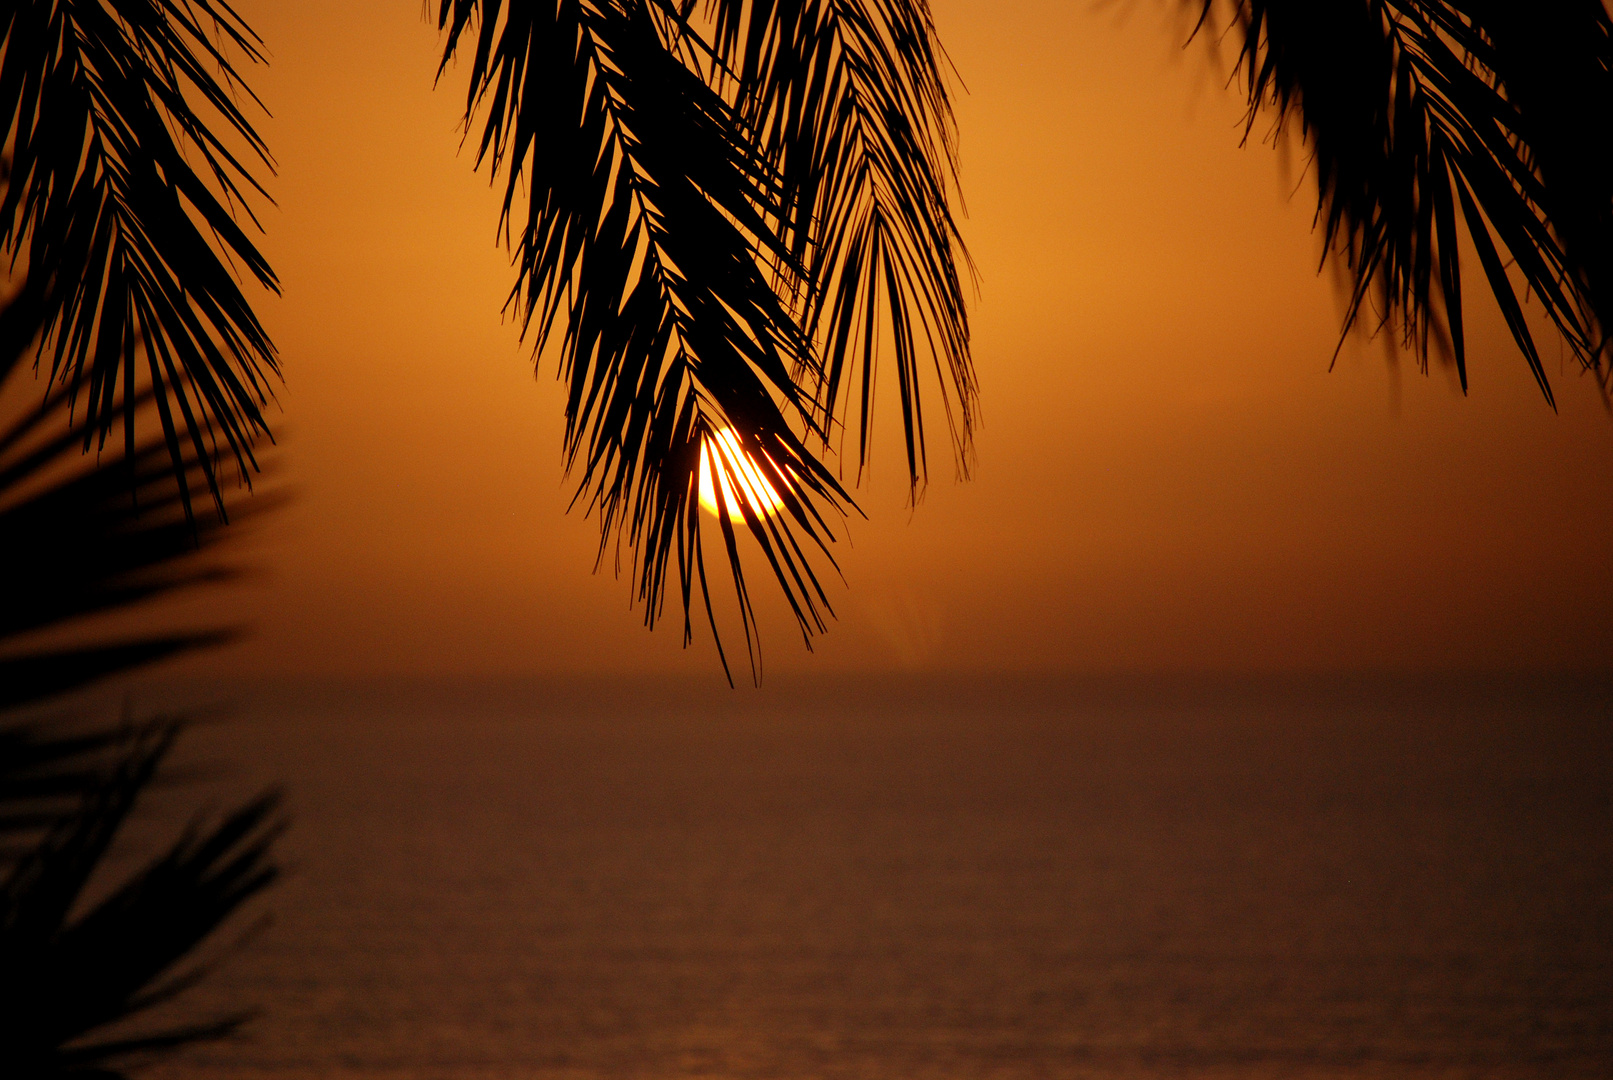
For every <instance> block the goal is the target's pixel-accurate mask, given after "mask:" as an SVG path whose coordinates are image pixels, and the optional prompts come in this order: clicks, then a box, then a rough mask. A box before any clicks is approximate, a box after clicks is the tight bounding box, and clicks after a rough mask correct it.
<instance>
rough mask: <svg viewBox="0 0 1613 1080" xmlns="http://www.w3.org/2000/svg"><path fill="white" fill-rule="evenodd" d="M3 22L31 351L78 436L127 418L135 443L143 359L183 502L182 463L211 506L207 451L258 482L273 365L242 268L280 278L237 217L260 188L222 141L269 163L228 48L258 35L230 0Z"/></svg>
mask: <svg viewBox="0 0 1613 1080" xmlns="http://www.w3.org/2000/svg"><path fill="white" fill-rule="evenodd" d="M0 30H3V32H4V53H3V56H0V125H3V129H0V146H5V147H8V148H9V150H10V153H11V160H10V177H9V182H8V184H7V186H6V191H5V194H4V197H3V198H0V248H3V250H4V252H5V254H6V255H7V256H8V257H9V259H10V262H11V269H12V271H13V272H18V273H20V274H21V275H22V284H21V286H20V289H21V294H22V296H23V297H25V298H28V299H31V300H32V301H34V302H35V304H36V305H37V306H38V308H39V310H40V313H41V327H42V329H43V338H42V340H41V342H40V354H39V358H40V360H42V361H46V362H48V368H49V374H50V378H51V379H52V381H53V382H55V383H58V384H59V385H61V386H63V387H65V388H66V390H67V392H68V395H69V397H71V398H72V399H74V400H75V402H76V403H77V404H78V406H79V407H80V408H82V410H83V416H84V421H85V423H84V425H83V433H84V438H86V439H88V440H92V441H95V442H98V443H104V442H105V440H106V439H107V438H108V437H109V436H110V434H111V432H112V430H113V428H114V427H115V426H117V425H118V424H120V423H121V426H122V431H123V441H124V448H125V450H126V451H128V452H130V453H132V452H133V450H134V447H135V444H136V442H137V433H136V417H137V414H138V413H139V412H140V411H141V410H140V409H139V406H138V398H139V395H140V386H139V383H140V382H141V380H140V379H138V378H137V370H138V369H139V368H144V369H145V372H146V375H147V381H148V382H149V385H150V386H151V387H153V388H154V390H155V394H156V397H155V400H156V405H157V408H156V410H155V412H156V416H157V419H158V421H159V423H160V426H161V431H162V435H163V441H164V443H165V445H166V446H167V449H168V453H169V455H170V458H171V460H172V462H173V464H174V467H175V469H176V470H177V474H178V475H179V476H180V497H181V500H182V501H183V502H184V504H185V506H186V508H187V512H188V508H189V500H190V487H191V481H190V480H189V479H187V476H186V473H187V470H185V469H183V468H182V467H181V463H182V460H183V459H184V458H185V457H187V456H193V457H194V460H196V461H197V462H199V463H200V467H201V474H200V475H201V479H202V481H203V482H204V483H205V484H206V486H207V487H208V488H209V489H210V490H211V492H212V493H213V496H214V498H215V500H219V482H220V478H219V476H218V473H217V471H216V469H215V465H214V458H215V456H217V455H223V456H224V457H225V458H227V459H231V460H233V461H234V462H235V464H236V466H237V467H238V469H239V470H240V472H241V474H242V476H243V477H244V478H247V479H249V474H250V472H251V471H252V470H253V469H254V468H255V465H256V461H255V458H254V456H253V449H252V448H253V444H254V441H255V439H256V438H257V437H258V436H259V435H261V434H265V433H267V430H268V429H267V427H266V425H265V422H264V418H263V413H262V408H261V407H262V406H263V405H264V404H266V403H267V401H268V400H269V397H270V394H271V392H272V388H271V385H270V379H271V377H273V376H276V375H277V374H278V368H277V366H276V360H275V352H274V346H273V344H272V343H271V342H270V340H269V338H268V335H267V334H266V333H265V331H264V329H263V327H262V325H261V324H260V323H259V321H258V318H257V316H256V315H255V314H254V312H253V311H252V307H251V305H250V303H249V302H248V300H247V298H246V296H245V294H244V293H243V292H242V289H241V285H240V283H239V282H238V280H237V275H238V272H244V273H245V274H246V275H248V276H250V277H251V278H253V279H255V280H256V281H257V282H258V283H259V284H261V285H263V286H265V287H267V288H270V289H274V290H276V291H278V283H277V281H276V278H275V275H274V272H273V271H272V270H271V269H270V267H269V265H268V263H267V262H266V261H265V260H264V258H263V256H262V255H261V254H260V253H259V252H258V250H257V248H256V247H255V246H254V245H253V243H252V241H251V239H250V237H249V236H248V235H247V233H246V231H245V230H244V229H243V228H242V227H241V225H240V224H239V223H238V222H237V220H236V214H237V213H238V212H244V213H245V214H246V216H247V218H248V219H249V220H251V221H252V223H253V225H256V219H254V218H252V217H251V213H250V210H249V209H248V208H247V196H248V195H251V194H256V195H258V196H263V197H266V196H265V195H264V192H263V189H262V187H261V186H260V185H259V184H258V181H257V180H255V179H254V178H253V176H252V175H251V172H250V171H249V168H248V165H247V164H246V163H245V162H243V161H242V160H241V158H240V157H239V156H238V153H237V151H236V150H232V149H231V146H230V144H229V143H228V142H227V141H226V140H232V141H234V142H236V143H238V144H239V146H240V147H241V150H240V151H239V153H240V154H244V155H247V156H248V158H249V159H256V161H257V162H258V163H259V164H260V165H262V166H263V167H265V168H269V167H272V162H271V159H270V157H269V153H268V150H267V148H266V146H265V145H264V143H263V140H262V139H261V138H260V137H259V136H258V134H257V133H256V131H254V129H253V127H252V125H251V123H250V122H249V121H248V119H247V117H246V115H245V113H243V112H242V110H241V108H240V106H239V105H238V104H237V100H236V99H237V96H238V95H239V94H241V93H247V94H248V96H250V92H249V91H246V90H245V87H244V85H243V84H242V82H241V80H240V78H239V76H238V74H237V72H236V70H235V68H234V67H233V66H232V65H231V60H230V54H233V53H238V54H240V55H243V56H245V57H246V58H247V59H248V60H250V61H254V62H256V61H258V60H261V59H262V57H261V56H260V54H259V53H258V51H257V48H256V42H257V38H256V37H255V36H254V35H253V34H252V31H251V30H250V29H249V28H248V27H247V26H246V24H245V23H244V22H242V20H241V19H240V17H239V16H237V15H236V14H235V12H234V11H233V10H231V8H230V7H229V6H228V4H226V3H223V2H222V0H20V2H18V3H12V4H7V5H5V7H4V9H3V11H0ZM254 101H255V99H254ZM209 119H214V120H216V122H217V124H218V128H219V130H218V132H215V131H214V130H212V129H210V128H209V126H208V121H209ZM0 329H3V328H0ZM186 444H188V445H189V447H190V450H189V451H187V450H186V449H185V447H186ZM218 505H219V507H220V509H222V501H219V502H218Z"/></svg>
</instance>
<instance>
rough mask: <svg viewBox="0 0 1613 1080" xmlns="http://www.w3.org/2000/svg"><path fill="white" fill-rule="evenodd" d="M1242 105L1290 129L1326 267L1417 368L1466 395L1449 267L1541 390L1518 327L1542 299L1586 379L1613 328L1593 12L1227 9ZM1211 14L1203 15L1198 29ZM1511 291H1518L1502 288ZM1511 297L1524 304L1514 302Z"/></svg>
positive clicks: (1531, 343) (1440, 7) (1605, 34)
mask: <svg viewBox="0 0 1613 1080" xmlns="http://www.w3.org/2000/svg"><path fill="white" fill-rule="evenodd" d="M1229 6H1230V22H1231V25H1232V27H1233V28H1234V31H1235V33H1236V34H1237V35H1238V37H1237V38H1236V41H1235V43H1236V46H1237V52H1238V56H1239V64H1240V68H1241V75H1242V79H1243V85H1244V88H1245V90H1246V91H1247V93H1248V97H1249V103H1250V115H1249V123H1250V125H1251V127H1252V125H1253V123H1254V122H1255V118H1256V113H1257V110H1259V109H1260V108H1262V107H1270V108H1272V109H1274V110H1275V112H1276V115H1277V118H1278V126H1279V130H1280V128H1281V126H1282V125H1283V124H1284V123H1286V122H1289V121H1297V122H1298V124H1299V126H1300V130H1301V133H1302V135H1303V137H1304V139H1305V141H1306V143H1307V145H1308V146H1309V148H1310V152H1311V165H1312V167H1314V169H1315V171H1316V179H1317V184H1318V210H1317V219H1318V222H1319V223H1320V224H1321V227H1322V230H1323V236H1324V239H1325V241H1326V247H1327V251H1328V252H1329V253H1332V254H1334V255H1336V257H1339V258H1342V259H1343V260H1344V262H1345V264H1346V266H1347V268H1348V270H1349V273H1350V276H1351V278H1352V285H1351V289H1350V294H1349V298H1348V306H1347V309H1346V318H1345V332H1346V333H1347V332H1348V331H1349V329H1350V328H1351V326H1353V325H1354V324H1355V323H1356V322H1357V320H1358V319H1359V317H1360V315H1361V311H1362V308H1363V305H1364V304H1366V303H1367V302H1368V300H1369V298H1370V299H1373V300H1376V301H1377V302H1378V303H1379V304H1380V305H1381V312H1382V318H1383V320H1385V321H1388V320H1390V319H1398V321H1399V324H1400V329H1401V332H1402V335H1403V337H1404V339H1405V341H1406V342H1407V344H1408V345H1410V346H1412V347H1414V348H1415V349H1416V350H1417V353H1418V355H1419V357H1420V359H1421V360H1422V362H1423V364H1424V365H1425V366H1426V364H1427V357H1428V349H1429V343H1430V339H1431V338H1432V340H1433V341H1434V342H1435V343H1436V344H1441V345H1442V344H1443V343H1444V339H1445V335H1446V333H1447V332H1448V343H1449V349H1450V354H1451V356H1452V357H1453V359H1454V360H1455V363H1456V368H1457V372H1458V374H1459V376H1460V378H1461V380H1462V386H1463V388H1464V389H1466V387H1467V364H1466V345H1465V334H1464V331H1463V320H1462V293H1461V275H1460V265H1461V263H1460V253H1461V250H1462V242H1463V241H1462V238H1463V236H1464V235H1465V236H1466V242H1467V243H1468V244H1470V245H1471V248H1472V251H1473V253H1474V254H1475V255H1476V256H1477V259H1478V262H1479V266H1480V267H1481V268H1482V270H1483V271H1484V275H1485V278H1486V281H1487V283H1488V285H1489V287H1490V290H1491V292H1492V293H1493V294H1494V295H1495V298H1496V301H1497V303H1498V304H1499V305H1500V308H1501V312H1502V314H1503V316H1504V317H1505V318H1506V321H1507V325H1508V327H1509V328H1510V330H1511V332H1512V336H1513V339H1514V340H1515V341H1516V342H1517V345H1518V348H1519V349H1520V350H1521V351H1522V353H1523V355H1524V357H1525V359H1526V360H1527V361H1528V364H1529V367H1530V370H1531V371H1532V372H1533V373H1534V376H1535V379H1536V380H1537V382H1538V383H1539V385H1540V389H1541V391H1542V392H1543V393H1544V394H1545V396H1546V398H1547V400H1548V401H1550V400H1552V392H1551V386H1550V383H1549V381H1548V380H1547V377H1546V371H1545V368H1544V366H1543V364H1542V363H1541V358H1540V351H1539V347H1538V346H1537V344H1536V342H1535V340H1534V337H1533V334H1532V333H1531V331H1530V329H1529V326H1528V323H1527V320H1526V318H1525V315H1524V311H1523V298H1524V297H1526V296H1528V295H1533V296H1536V297H1538V298H1539V299H1540V301H1541V303H1542V305H1543V307H1544V309H1545V311H1546V313H1547V314H1548V315H1549V316H1550V318H1551V319H1552V321H1553V322H1554V323H1555V324H1556V326H1557V328H1558V330H1559V331H1560V332H1561V334H1562V337H1563V339H1564V340H1565V341H1566V342H1567V343H1568V345H1569V347H1570V348H1571V349H1572V350H1573V352H1574V354H1575V355H1576V356H1577V357H1578V358H1579V359H1580V361H1581V362H1582V363H1583V364H1584V365H1585V366H1586V367H1587V368H1593V369H1597V370H1602V364H1601V361H1602V356H1603V354H1604V353H1605V351H1606V334H1607V329H1608V327H1609V326H1610V325H1613V322H1610V319H1613V261H1610V260H1613V168H1610V166H1613V161H1610V157H1609V141H1608V120H1609V118H1610V117H1613V22H1610V19H1609V16H1608V12H1607V10H1606V9H1605V7H1604V6H1603V5H1602V3H1601V2H1600V0H1565V2H1563V3H1556V4H1546V5H1519V4H1508V3H1505V2H1496V0H1351V2H1345V0H1332V2H1328V3H1313V2H1308V0H1229ZM1218 7H1219V5H1218V0H1203V4H1202V15H1203V18H1204V19H1205V20H1213V18H1214V12H1215V11H1216V10H1217V9H1218ZM1514 275H1515V276H1514ZM1515 277H1516V279H1521V284H1522V288H1521V289H1520V288H1519V282H1518V280H1515Z"/></svg>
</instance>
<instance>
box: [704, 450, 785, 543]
mask: <svg viewBox="0 0 1613 1080" xmlns="http://www.w3.org/2000/svg"><path fill="white" fill-rule="evenodd" d="M719 485H720V486H721V488H722V504H723V505H724V506H726V507H727V508H728V519H729V520H730V521H736V522H739V521H744V520H745V511H744V507H745V506H747V505H748V506H749V507H750V508H751V510H752V512H753V513H757V514H769V513H772V512H773V511H775V510H777V509H778V508H779V507H781V506H783V505H784V500H782V499H780V498H779V495H778V492H777V491H776V490H775V489H774V488H773V485H772V483H771V482H770V481H769V480H768V479H767V477H766V476H763V475H762V470H761V469H759V468H758V467H757V465H756V462H755V461H753V460H752V459H751V456H750V455H749V454H747V453H746V452H745V450H744V448H743V447H741V446H740V445H739V437H738V436H737V435H735V434H734V431H733V429H732V428H720V429H719V430H717V431H714V432H712V433H711V434H710V435H708V436H707V437H706V439H705V441H704V442H702V443H701V444H700V505H701V506H703V507H705V508H706V510H708V511H710V512H711V513H713V514H717V513H720V511H719V509H718V504H717V489H718V486H719Z"/></svg>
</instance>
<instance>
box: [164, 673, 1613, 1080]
mask: <svg viewBox="0 0 1613 1080" xmlns="http://www.w3.org/2000/svg"><path fill="white" fill-rule="evenodd" d="M1609 691H1610V684H1607V683H1603V684H1601V686H1600V687H1598V686H1594V685H1588V684H1586V685H1580V686H1578V687H1576V688H1574V689H1573V690H1572V691H1571V692H1567V693H1556V692H1552V693H1532V692H1529V691H1527V690H1520V689H1519V688H1518V687H1516V686H1489V687H1480V688H1472V687H1469V688H1468V689H1465V690H1463V689H1457V688H1452V687H1445V688H1429V687H1424V688H1417V687H1411V686H1406V685H1397V686H1393V687H1388V688H1382V687H1374V686H1371V685H1370V684H1346V683H1338V682H1334V683H1329V684H1316V685H1302V684H1289V685H1270V684H1266V685H1259V686H1243V685H1237V684H1230V683H1219V684H1218V683H1208V682H1204V683H1179V684H1172V685H1169V686H1163V685H1160V684H1154V683H1147V682H1144V681H1135V682H1124V681H1116V682H1109V683H1090V682H1089V683H1069V684H1059V683H1036V684H1023V683H1018V684H1016V683H1012V682H1001V683H991V684H967V683H962V682H957V683H952V684H949V685H945V686H940V687H935V686H930V687H925V686H924V685H923V684H921V683H918V682H909V683H884V684H878V683H839V684H836V685H834V686H829V687H822V686H820V687H817V688H811V687H805V686H801V685H796V686H789V685H772V686H770V687H769V688H768V689H767V690H766V691H764V692H762V693H756V692H753V691H750V690H740V691H737V692H733V693H728V692H726V691H724V692H722V693H717V692H715V691H713V690H712V688H710V687H709V686H707V687H704V688H701V689H691V688H688V687H682V688H674V689H671V690H667V689H664V688H663V689H661V690H659V691H657V690H655V689H654V688H647V687H641V688H638V689H623V688H621V687H615V688H611V687H605V686H600V685H594V686H588V685H580V684H579V685H573V686H562V687H555V686H547V687H546V686H541V685H531V684H529V685H515V684H497V685H495V684H472V683H464V684H435V685H430V686H427V685H413V686H411V685H402V684H349V685H323V686H303V687H292V686H275V687H262V686H260V687H253V688H247V689H239V688H237V689H235V690H232V691H230V692H229V693H227V694H224V695H223V696H224V697H227V698H233V699H234V700H235V702H236V705H237V708H236V710H235V717H234V719H233V720H231V721H229V722H227V723H220V724H217V725H212V726H208V727H206V728H205V729H201V730H198V731H196V732H194V733H193V734H192V736H191V737H190V740H189V744H188V746H187V748H186V752H185V758H186V760H187V761H188V762H190V763H192V764H197V765H201V766H205V767H207V768H210V769H219V768H221V769H223V770H224V774H223V776H222V777H214V778H213V779H210V780H207V781H206V782H204V783H199V784H198V785H195V786H191V787H187V788H183V789H180V790H178V791H175V792H168V793H165V794H163V795H162V796H160V798H159V800H158V805H157V806H156V807H154V808H153V810H152V812H151V814H150V815H149V816H148V818H147V821H148V823H149V822H153V821H156V820H158V819H160V818H162V817H163V815H165V814H169V813H172V812H176V811H175V808H177V807H185V808H192V807H194V806H195V804H196V803H197V801H198V800H199V799H200V798H202V797H203V793H204V792H205V793H206V796H207V797H210V798H213V799H215V800H220V799H225V798H233V797H234V796H235V795H236V794H243V793H245V792H246V791H247V790H249V789H251V788H252V787H253V786H254V785H255V784H257V783H258V782H260V781H262V780H267V779H278V780H283V781H284V782H285V783H286V785H287V787H288V790H289V793H290V798H291V805H292V808H293V813H294V815H295V825H294V828H293V830H292V831H291V832H290V833H289V834H288V835H287V837H286V841H285V847H284V854H285V859H286V861H287V862H288V863H289V865H290V868H291V869H290V873H289V876H288V877H287V879H286V880H285V881H284V883H283V884H282V885H280V886H279V887H277V888H276V889H275V890H274V892H273V894H272V896H271V897H269V898H268V900H267V901H266V902H265V903H263V904H262V905H261V909H262V910H267V911H272V913H273V925H272V926H271V927H269V928H268V929H267V930H266V931H264V932H262V933H260V934H258V935H256V936H255V937H253V938H252V939H251V940H250V941H249V942H247V943H246V944H245V945H244V946H243V947H242V948H241V949H240V950H239V951H238V952H236V953H235V954H234V955H232V956H231V957H230V958H229V960H228V962H227V963H226V964H225V965H224V966H223V968H222V969H221V970H220V971H219V972H218V973H217V974H216V975H215V976H214V977H213V978H211V979H210V981H209V982H208V983H207V984H206V986H205V987H204V988H203V989H201V990H200V991H198V992H197V993H196V994H194V995H192V998H191V1001H190V1008H191V1009H193V1010H194V1009H197V1008H201V1009H204V1010H205V1009H217V1010H229V1009H234V1008H238V1007H256V1008H259V1009H261V1010H262V1013H261V1015H260V1017H259V1018H258V1019H257V1020H256V1021H255V1022H254V1023H253V1024H252V1025H251V1026H250V1028H249V1029H248V1034H247V1036H246V1037H243V1038H240V1039H237V1040H235V1041H232V1042H228V1043H224V1044H220V1045H216V1046H212V1047H208V1048H204V1049H201V1050H198V1051H195V1052H192V1053H191V1054H189V1055H188V1056H186V1057H184V1058H182V1059H180V1060H179V1061H177V1062H174V1063H172V1064H166V1065H163V1066H161V1067H160V1068H157V1069H155V1070H154V1071H153V1072H151V1073H150V1074H147V1075H150V1076H152V1077H158V1078H161V1080H192V1078H195V1080H200V1078H203V1077H207V1078H209V1080H270V1078H273V1080H359V1078H364V1080H369V1078H374V1080H405V1078H410V1080H412V1078H421V1080H426V1078H444V1080H472V1078H474V1080H505V1078H509V1080H520V1078H534V1080H593V1078H617V1077H622V1078H625V1077H635V1078H639V1077H642V1078H645V1080H662V1078H664V1080H677V1078H684V1077H713V1078H719V1077H720V1078H736V1080H738V1078H745V1080H750V1078H754V1080H773V1078H778V1080H786V1078H787V1080H808V1078H815V1077H825V1078H845V1080H865V1078H866V1080H928V1078H935V1080H942V1078H945V1080H975V1078H991V1080H1020V1078H1025V1080H1030V1078H1053V1077H1059V1078H1061V1077H1094V1078H1110V1077H1114V1078H1119V1077H1171V1078H1179V1077H1247V1078H1267V1077H1272V1078H1275V1077H1289V1078H1307V1080H1308V1078H1324V1077H1325V1078H1343V1077H1417V1078H1420V1077H1494V1078H1512V1077H1542V1078H1544V1077H1598V1078H1606V1077H1608V1076H1613V708H1610V707H1609V705H1608V701H1609V700H1610V698H1609ZM214 696H215V697H216V696H219V695H217V694H215V695H214Z"/></svg>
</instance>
